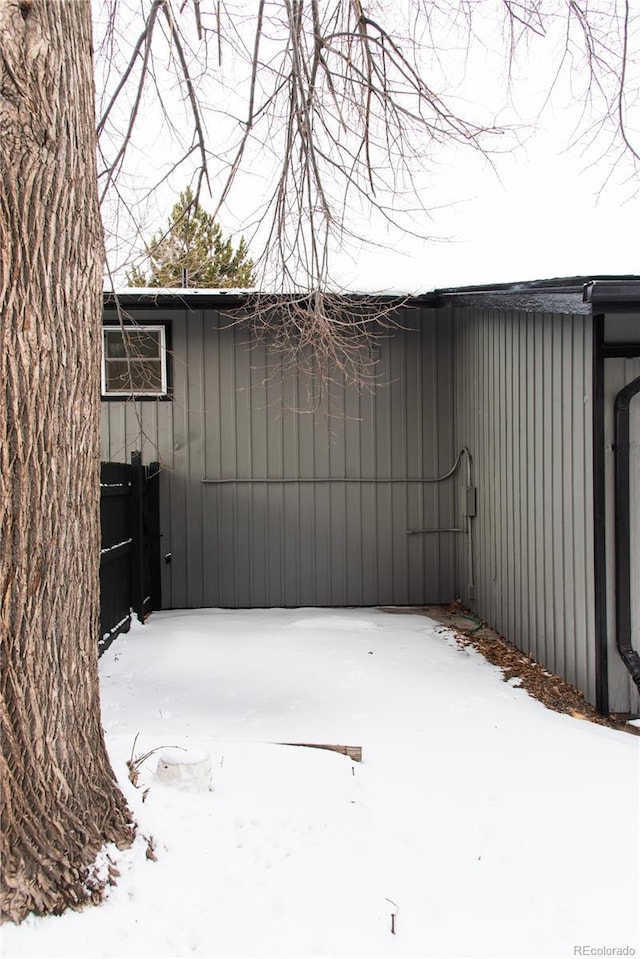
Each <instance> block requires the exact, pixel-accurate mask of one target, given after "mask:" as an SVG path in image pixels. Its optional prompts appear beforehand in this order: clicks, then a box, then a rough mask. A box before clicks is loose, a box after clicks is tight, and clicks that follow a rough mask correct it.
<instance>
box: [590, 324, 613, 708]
mask: <svg viewBox="0 0 640 959" xmlns="http://www.w3.org/2000/svg"><path fill="white" fill-rule="evenodd" d="M603 347H604V315H603V314H598V315H595V316H594V317H593V407H592V409H593V539H594V577H595V593H594V595H595V632H596V662H595V668H596V709H597V710H598V712H599V713H600V714H601V715H603V716H607V715H608V714H609V664H608V651H607V557H606V548H607V521H606V493H605V436H604V349H603Z"/></svg>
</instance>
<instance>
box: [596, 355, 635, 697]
mask: <svg viewBox="0 0 640 959" xmlns="http://www.w3.org/2000/svg"><path fill="white" fill-rule="evenodd" d="M637 376H640V359H623V358H621V357H616V358H610V359H606V360H605V361H604V416H605V497H606V524H607V533H606V535H607V545H606V557H607V563H606V565H607V647H608V662H609V708H610V710H611V712H615V713H640V695H639V693H638V689H637V687H636V685H635V683H634V682H633V680H632V679H631V676H630V675H629V672H628V670H627V668H626V667H625V665H624V663H623V662H622V660H621V658H620V655H619V653H618V649H617V646H616V632H615V630H616V609H615V547H614V529H615V527H614V510H615V495H614V455H613V449H612V447H613V441H614V422H613V408H614V402H615V398H616V395H617V394H618V392H619V391H620V390H621V389H622V387H623V386H625V385H626V384H627V383H630V382H631V381H632V380H634V379H635V378H636V377H637ZM630 413H631V424H630V426H631V430H630V438H631V467H630V474H631V489H630V495H631V551H632V564H631V584H632V585H631V601H632V610H631V615H632V619H631V622H632V634H631V641H632V644H633V647H634V649H636V650H637V651H638V652H640V398H639V397H638V396H636V397H635V398H634V399H633V401H632V403H631V406H630Z"/></svg>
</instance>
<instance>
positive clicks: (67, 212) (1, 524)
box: [0, 0, 133, 922]
mask: <svg viewBox="0 0 640 959" xmlns="http://www.w3.org/2000/svg"><path fill="white" fill-rule="evenodd" d="M94 129H95V119H94V88H93V73H92V49H91V19H90V4H89V2H88V0H74V2H73V3H70V2H65V0H53V2H52V0H0V162H1V170H0V173H1V181H0V599H1V603H2V613H1V620H0V626H1V635H0V639H1V644H2V646H1V651H2V679H1V690H0V692H1V697H2V698H1V701H0V719H1V721H2V756H1V758H0V774H1V777H2V791H3V810H2V845H1V850H0V851H1V853H2V881H1V886H0V906H1V907H2V912H3V917H4V918H5V919H10V920H13V921H16V922H19V921H20V920H22V919H23V918H24V917H25V916H26V915H27V914H28V913H29V912H35V913H38V914H44V913H59V912H61V911H62V910H63V909H65V908H66V907H67V906H80V905H82V904H83V903H84V902H87V901H91V900H96V899H98V898H100V895H101V892H102V888H103V886H104V882H105V874H104V869H98V868H97V866H96V857H97V856H98V853H99V852H100V850H101V849H102V847H103V846H104V845H105V844H106V843H110V842H113V843H115V844H117V845H118V846H121V847H122V846H124V845H127V844H129V843H130V842H131V840H132V838H133V826H132V825H131V817H130V813H129V810H128V809H127V806H126V803H125V801H124V798H123V796H122V794H121V793H120V791H119V789H118V786H117V784H116V782H115V778H114V775H113V771H112V769H111V766H110V763H109V759H108V757H107V753H106V750H105V744H104V738H103V732H102V727H101V723H100V705H99V692H98V670H97V639H98V630H99V625H98V613H99V592H98V590H99V583H98V574H99V567H98V564H99V550H100V539H99V537H100V530H99V459H100V457H99V446H98V439H99V430H98V414H99V401H100V381H99V349H100V316H101V290H102V265H103V254H102V250H103V244H102V231H101V225H100V218H99V212H98V203H97V181H96V159H95V133H94ZM107 879H108V876H107Z"/></svg>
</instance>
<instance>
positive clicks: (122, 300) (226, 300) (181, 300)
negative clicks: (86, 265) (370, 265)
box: [103, 289, 421, 309]
mask: <svg viewBox="0 0 640 959" xmlns="http://www.w3.org/2000/svg"><path fill="white" fill-rule="evenodd" d="M328 296H329V297H331V296H335V297H336V298H337V299H341V300H349V301H351V302H355V301H358V302H364V303H379V302H384V303H406V302H407V301H409V300H414V299H415V297H413V296H411V295H408V294H402V293H351V292H347V293H329V294H328ZM307 298H308V294H305V293H259V292H256V291H252V290H229V291H228V292H226V291H224V290H189V289H185V290H162V289H158V290H157V291H156V290H153V291H152V290H140V291H137V290H135V289H128V290H116V291H115V292H114V291H113V290H105V291H104V293H103V304H104V306H105V307H115V306H116V303H119V304H120V305H121V306H123V307H129V306H140V307H142V306H145V307H147V308H148V309H169V308H173V309H180V308H184V307H189V308H193V307H196V308H197V307H204V306H209V307H212V306H213V307H218V308H223V309H233V308H235V307H241V306H247V305H248V304H249V303H251V302H252V301H259V302H260V303H261V304H262V305H266V304H269V303H278V302H282V301H291V300H297V301H299V302H302V301H304V300H306V299H307ZM418 299H419V300H421V297H419V298H418Z"/></svg>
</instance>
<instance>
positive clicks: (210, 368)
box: [102, 310, 457, 608]
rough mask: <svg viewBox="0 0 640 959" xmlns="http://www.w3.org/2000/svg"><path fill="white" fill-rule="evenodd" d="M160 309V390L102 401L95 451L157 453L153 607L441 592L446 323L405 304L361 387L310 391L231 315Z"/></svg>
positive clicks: (451, 489)
mask: <svg viewBox="0 0 640 959" xmlns="http://www.w3.org/2000/svg"><path fill="white" fill-rule="evenodd" d="M135 315H136V318H137V319H138V320H144V319H147V320H148V321H150V322H151V321H153V322H157V321H158V320H160V319H170V320H171V338H172V367H173V370H172V373H173V384H174V398H173V401H172V402H140V403H120V402H113V401H110V402H108V403H104V404H103V425H102V435H103V456H104V458H105V459H115V460H124V459H127V458H128V457H129V455H130V453H131V451H132V450H134V449H139V448H142V452H143V459H144V462H150V461H151V460H153V459H159V461H160V462H161V463H162V465H163V466H164V467H165V469H164V470H163V475H162V483H161V499H162V503H163V516H162V527H163V528H162V532H163V540H162V552H163V553H166V554H171V562H170V564H164V565H163V577H164V578H163V604H164V605H165V606H167V607H176V608H183V607H198V606H228V607H260V606H300V605H320V606H324V605H327V606H330V605H392V604H393V605H404V604H422V603H428V602H449V601H451V600H452V599H453V597H454V589H453V586H454V537H453V536H452V535H451V534H414V535H407V530H408V529H412V528H419V529H423V528H425V527H432V526H438V525H444V526H454V525H455V524H456V522H457V498H456V478H452V479H451V480H448V481H446V482H445V483H441V484H440V483H439V484H430V483H427V484H425V483H423V482H422V481H421V480H422V478H424V477H427V478H430V477H433V476H434V475H438V474H441V473H444V472H446V471H448V470H449V468H450V466H451V464H452V462H453V460H454V456H455V450H454V447H453V394H452V382H451V337H450V331H449V328H448V324H447V323H446V322H442V320H441V319H439V318H438V316H437V315H436V314H435V313H434V312H432V311H417V310H404V311H402V312H401V313H400V314H399V315H398V317H397V319H398V321H399V323H400V326H401V328H399V329H397V330H395V331H388V332H387V334H386V335H384V336H382V337H381V338H380V339H379V340H378V345H379V350H380V359H379V362H378V366H377V378H376V383H375V386H374V387H373V388H368V389H364V390H361V391H359V390H358V389H356V388H355V387H353V386H349V385H347V384H345V381H344V377H343V376H341V375H340V374H336V376H335V378H334V381H333V382H332V384H331V385H330V387H329V388H328V389H327V390H326V391H325V392H324V393H323V395H322V396H321V397H318V396H315V395H314V392H315V386H314V383H313V380H312V379H311V378H310V377H309V376H307V375H303V374H302V373H300V372H298V371H296V370H295V369H291V368H289V366H288V364H287V362H286V359H285V358H283V357H282V356H280V355H278V354H276V353H274V352H273V351H272V350H271V349H270V348H269V345H268V344H265V343H264V342H256V341H254V340H253V339H252V338H251V336H250V335H249V332H248V330H247V328H246V327H245V326H243V325H238V324H233V323H230V321H229V319H228V317H224V316H221V315H220V314H219V313H217V312H215V311H211V310H195V311H188V312H185V311H170V312H169V311H164V312H162V311H150V312H147V313H145V312H144V311H136V312H135Z"/></svg>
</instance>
